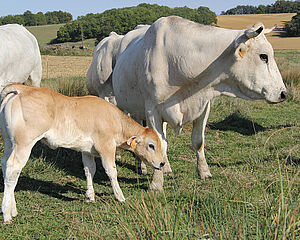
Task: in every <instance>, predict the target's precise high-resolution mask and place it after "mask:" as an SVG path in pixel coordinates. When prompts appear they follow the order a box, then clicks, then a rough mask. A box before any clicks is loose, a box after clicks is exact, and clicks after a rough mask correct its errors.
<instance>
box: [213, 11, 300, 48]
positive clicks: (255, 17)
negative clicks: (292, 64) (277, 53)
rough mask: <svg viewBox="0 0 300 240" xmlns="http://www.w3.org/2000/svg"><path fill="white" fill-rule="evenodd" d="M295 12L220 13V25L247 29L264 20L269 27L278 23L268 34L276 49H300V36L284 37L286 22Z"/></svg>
mask: <svg viewBox="0 0 300 240" xmlns="http://www.w3.org/2000/svg"><path fill="white" fill-rule="evenodd" d="M294 15H295V13H280V14H246V15H219V16H218V25H219V26H220V27H222V28H229V29H246V28H248V27H249V26H251V25H253V24H254V23H256V22H262V23H263V24H264V25H265V26H266V27H267V28H270V27H272V26H273V25H275V24H277V26H278V27H277V29H276V30H275V31H273V32H272V33H270V34H269V35H267V38H268V40H269V41H270V43H271V44H272V46H273V48H274V49H300V37H282V36H280V34H281V33H282V28H283V26H284V24H285V23H286V22H288V21H290V20H291V18H292V17H293V16H294Z"/></svg>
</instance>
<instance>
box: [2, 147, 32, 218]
mask: <svg viewBox="0 0 300 240" xmlns="http://www.w3.org/2000/svg"><path fill="white" fill-rule="evenodd" d="M32 146H33V145H27V146H20V145H17V146H15V147H14V149H13V150H12V152H11V154H10V156H9V158H8V159H7V161H6V164H5V165H6V167H5V170H4V172H5V174H4V194H3V199H2V212H3V221H4V223H10V222H11V220H12V217H15V216H16V215H17V214H18V212H17V208H16V201H15V197H14V190H15V187H16V185H17V182H18V178H19V175H20V173H21V171H22V169H23V167H24V166H25V164H26V162H27V160H28V158H29V155H30V152H31V149H32Z"/></svg>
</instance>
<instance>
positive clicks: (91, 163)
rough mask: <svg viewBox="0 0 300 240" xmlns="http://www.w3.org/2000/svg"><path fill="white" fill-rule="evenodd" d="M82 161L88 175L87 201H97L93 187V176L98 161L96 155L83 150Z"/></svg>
mask: <svg viewBox="0 0 300 240" xmlns="http://www.w3.org/2000/svg"><path fill="white" fill-rule="evenodd" d="M82 163H83V167H84V173H85V176H86V185H87V191H86V193H85V196H86V201H87V202H94V201H95V192H94V188H93V178H94V175H95V172H96V162H95V159H94V156H92V155H91V154H90V153H86V152H82Z"/></svg>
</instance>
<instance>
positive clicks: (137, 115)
mask: <svg viewBox="0 0 300 240" xmlns="http://www.w3.org/2000/svg"><path fill="white" fill-rule="evenodd" d="M114 94H115V98H116V102H117V106H118V107H119V108H120V109H122V110H123V111H126V112H128V113H130V116H131V117H133V118H134V119H136V120H144V119H145V100H144V96H143V94H142V91H141V90H140V89H139V88H138V84H137V83H135V82H125V81H124V82H120V81H119V82H115V81H114Z"/></svg>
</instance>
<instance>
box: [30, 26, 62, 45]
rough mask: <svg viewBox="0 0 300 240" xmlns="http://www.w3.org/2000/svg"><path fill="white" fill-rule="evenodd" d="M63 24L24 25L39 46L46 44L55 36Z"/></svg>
mask: <svg viewBox="0 0 300 240" xmlns="http://www.w3.org/2000/svg"><path fill="white" fill-rule="evenodd" d="M63 25H64V24H51V25H42V26H32V27H26V28H27V29H28V30H29V31H30V32H31V33H32V34H33V35H34V36H35V37H36V38H37V40H38V43H39V44H40V46H43V45H46V44H47V43H49V42H50V41H51V40H52V39H54V38H56V33H57V31H58V29H59V28H60V27H61V26H63Z"/></svg>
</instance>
